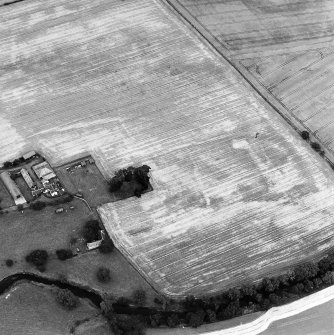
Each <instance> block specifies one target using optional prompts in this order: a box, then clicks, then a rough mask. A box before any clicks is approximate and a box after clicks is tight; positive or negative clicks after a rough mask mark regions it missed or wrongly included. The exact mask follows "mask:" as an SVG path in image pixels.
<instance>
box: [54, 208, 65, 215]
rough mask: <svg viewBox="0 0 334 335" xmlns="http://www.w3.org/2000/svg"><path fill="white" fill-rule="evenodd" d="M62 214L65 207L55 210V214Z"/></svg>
mask: <svg viewBox="0 0 334 335" xmlns="http://www.w3.org/2000/svg"><path fill="white" fill-rule="evenodd" d="M62 212H64V208H63V207H60V208H57V209H56V210H55V213H57V214H58V213H62Z"/></svg>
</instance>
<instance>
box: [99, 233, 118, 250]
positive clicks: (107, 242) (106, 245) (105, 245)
mask: <svg viewBox="0 0 334 335" xmlns="http://www.w3.org/2000/svg"><path fill="white" fill-rule="evenodd" d="M114 247H115V246H114V243H113V241H112V240H111V238H109V237H106V238H105V239H104V240H103V241H102V243H101V245H100V248H99V250H100V252H101V253H102V254H109V253H111V252H112V251H113V250H114Z"/></svg>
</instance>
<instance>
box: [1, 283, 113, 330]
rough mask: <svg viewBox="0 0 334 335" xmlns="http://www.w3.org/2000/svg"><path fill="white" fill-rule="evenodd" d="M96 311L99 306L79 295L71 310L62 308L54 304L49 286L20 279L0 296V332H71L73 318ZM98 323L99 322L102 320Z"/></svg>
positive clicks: (93, 313)
mask: <svg viewBox="0 0 334 335" xmlns="http://www.w3.org/2000/svg"><path fill="white" fill-rule="evenodd" d="M97 314H99V310H98V309H97V308H96V307H95V306H93V305H92V304H91V303H90V302H88V301H86V300H84V299H80V303H79V305H78V307H77V308H76V309H74V310H73V311H68V310H65V309H64V308H62V307H61V306H59V305H58V304H57V302H56V301H55V296H54V293H53V292H52V291H51V290H50V289H49V288H47V287H45V286H43V285H38V284H30V283H25V282H23V283H18V284H17V285H15V286H14V287H13V288H12V289H11V290H10V291H8V292H6V293H4V294H3V295H2V296H1V298H0V333H1V334H3V335H7V334H8V335H9V334H11V335H14V334H15V335H21V334H22V335H39V334H44V335H45V334H48V335H60V334H70V328H71V327H72V326H73V325H74V323H75V321H80V320H84V319H86V318H93V317H94V316H96V315H97ZM100 323H101V325H100V326H102V320H101V321H100ZM96 326H97V327H100V326H98V325H96ZM104 326H105V327H106V325H104ZM105 330H107V328H105ZM78 334H79V333H78ZM80 334H81V333H80ZM82 334H85V333H82ZM90 334H93V332H91V333H90ZM105 334H107V332H105Z"/></svg>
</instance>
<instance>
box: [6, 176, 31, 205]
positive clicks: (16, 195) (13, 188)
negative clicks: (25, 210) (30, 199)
mask: <svg viewBox="0 0 334 335" xmlns="http://www.w3.org/2000/svg"><path fill="white" fill-rule="evenodd" d="M0 178H1V180H2V181H3V183H4V184H5V186H6V188H7V190H8V191H9V193H10V195H11V196H12V198H13V199H14V202H15V205H23V204H26V203H27V201H26V199H25V198H24V196H23V194H22V193H21V191H20V189H19V188H18V186H17V185H16V184H15V182H14V180H13V179H12V178H11V177H10V175H9V173H8V172H7V171H5V172H2V173H0Z"/></svg>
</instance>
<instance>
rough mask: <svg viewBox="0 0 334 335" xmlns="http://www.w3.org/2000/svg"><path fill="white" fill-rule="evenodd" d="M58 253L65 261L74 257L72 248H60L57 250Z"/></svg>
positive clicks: (59, 257)
mask: <svg viewBox="0 0 334 335" xmlns="http://www.w3.org/2000/svg"><path fill="white" fill-rule="evenodd" d="M56 255H57V257H58V259H60V260H61V261H65V260H66V259H69V258H71V257H73V252H72V250H71V249H58V250H56Z"/></svg>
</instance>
